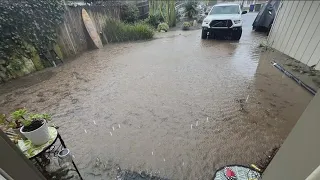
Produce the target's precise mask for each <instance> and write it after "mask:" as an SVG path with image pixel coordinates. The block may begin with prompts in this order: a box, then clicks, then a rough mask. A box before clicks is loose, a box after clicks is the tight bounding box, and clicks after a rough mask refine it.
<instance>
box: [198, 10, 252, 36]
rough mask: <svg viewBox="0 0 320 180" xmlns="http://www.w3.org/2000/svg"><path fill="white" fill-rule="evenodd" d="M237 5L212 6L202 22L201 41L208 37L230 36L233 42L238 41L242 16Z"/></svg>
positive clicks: (240, 33)
mask: <svg viewBox="0 0 320 180" xmlns="http://www.w3.org/2000/svg"><path fill="white" fill-rule="evenodd" d="M246 13H247V11H241V7H240V5H239V4H217V5H214V6H213V7H212V8H211V10H210V12H209V13H208V14H207V17H206V18H205V19H204V20H203V22H202V35H201V38H202V39H206V38H207V37H208V35H210V36H213V37H215V38H218V37H219V36H226V35H228V36H231V39H233V40H240V38H241V35H242V18H241V15H242V14H246Z"/></svg>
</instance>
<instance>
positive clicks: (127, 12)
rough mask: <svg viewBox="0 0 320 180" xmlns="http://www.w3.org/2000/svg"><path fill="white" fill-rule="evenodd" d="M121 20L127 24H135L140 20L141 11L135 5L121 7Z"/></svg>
mask: <svg viewBox="0 0 320 180" xmlns="http://www.w3.org/2000/svg"><path fill="white" fill-rule="evenodd" d="M120 18H121V20H122V21H124V22H126V23H135V22H137V21H138V19H139V9H138V8H137V6H136V5H135V4H132V3H124V4H122V5H121V9H120Z"/></svg>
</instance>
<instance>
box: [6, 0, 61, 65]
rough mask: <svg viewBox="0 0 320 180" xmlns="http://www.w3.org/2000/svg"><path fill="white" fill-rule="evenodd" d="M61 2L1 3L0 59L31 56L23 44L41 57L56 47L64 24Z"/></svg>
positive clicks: (25, 0)
mask: <svg viewBox="0 0 320 180" xmlns="http://www.w3.org/2000/svg"><path fill="white" fill-rule="evenodd" d="M63 12H64V7H63V4H62V2H61V0H2V1H1V5H0V59H3V60H5V61H6V62H7V64H8V63H9V61H10V60H11V59H12V57H13V56H25V55H28V54H29V55H30V53H31V52H30V51H29V50H28V49H29V48H27V46H26V44H30V45H32V46H34V47H35V48H36V50H37V51H38V52H39V53H41V52H44V51H47V50H48V49H50V47H51V46H52V44H54V43H55V41H56V38H57V35H56V28H57V26H58V25H59V24H60V23H62V21H63Z"/></svg>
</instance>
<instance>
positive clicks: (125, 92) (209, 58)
mask: <svg viewBox="0 0 320 180" xmlns="http://www.w3.org/2000/svg"><path fill="white" fill-rule="evenodd" d="M255 15H256V14H250V13H249V14H247V15H244V28H243V36H242V38H241V40H240V41H239V42H234V41H217V40H201V38H200V35H201V31H199V30H195V31H173V32H168V34H166V35H163V34H165V33H163V34H161V37H157V38H156V39H155V40H152V41H147V42H138V43H126V44H113V45H109V46H106V47H104V49H101V50H96V51H91V52H88V53H85V54H83V55H82V56H81V57H79V58H77V59H75V60H73V61H71V62H69V63H65V64H64V65H63V66H60V67H57V68H55V69H50V70H46V71H48V72H50V73H51V75H50V77H49V78H44V79H42V81H39V80H38V79H41V78H42V76H44V74H45V72H46V71H43V72H42V73H39V74H35V75H32V76H29V77H25V78H23V79H18V80H15V81H12V82H9V83H7V84H5V86H2V87H0V94H1V95H0V112H5V113H7V112H9V111H11V110H14V109H15V108H17V107H26V108H27V109H29V110H31V111H35V112H47V113H51V114H53V121H52V122H53V123H54V124H55V125H58V126H59V127H60V128H59V132H60V134H61V136H62V138H63V139H64V140H65V142H66V144H67V146H68V148H70V149H71V152H72V154H73V155H74V160H75V162H76V164H77V165H78V167H79V169H80V172H81V173H82V175H83V176H84V178H85V179H114V178H115V177H116V176H117V173H116V172H114V171H115V170H116V168H115V167H121V168H122V169H125V170H126V171H130V172H133V171H135V172H142V171H144V172H147V174H150V173H152V174H156V176H157V177H162V178H163V179H192V180H194V179H210V178H212V177H213V174H214V170H215V169H217V168H219V167H220V166H224V165H226V164H244V165H246V164H251V163H255V162H258V161H259V160H260V158H261V157H264V156H265V155H264V153H265V152H267V151H269V150H270V149H272V148H273V147H274V146H276V145H279V144H281V143H282V142H283V141H284V139H285V138H286V136H287V135H288V133H289V132H290V130H291V129H292V127H293V126H294V124H295V123H296V121H297V120H298V118H299V116H300V115H301V113H302V112H303V110H304V109H305V107H306V106H307V104H308V103H309V101H310V100H311V99H312V96H311V95H310V94H309V93H308V92H306V91H305V90H304V89H302V88H301V87H299V86H297V85H296V84H295V83H294V82H293V81H292V80H290V79H288V78H287V77H286V76H284V75H283V74H282V73H280V72H279V71H278V70H277V69H276V68H274V67H272V66H271V65H270V61H269V59H270V57H269V56H268V53H267V52H264V53H262V54H261V53H260V51H261V49H259V47H258V46H259V43H260V41H261V40H264V39H265V38H266V36H265V35H264V34H259V33H256V32H253V31H251V24H252V22H253V20H254V18H255ZM35 79H37V80H35ZM32 82H34V84H32ZM21 84H27V85H26V86H24V85H23V86H21ZM97 158H99V164H98V165H97V163H96V161H97V160H96V159H97ZM112 172H114V173H112Z"/></svg>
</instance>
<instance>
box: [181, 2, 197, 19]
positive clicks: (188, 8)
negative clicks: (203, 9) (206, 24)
mask: <svg viewBox="0 0 320 180" xmlns="http://www.w3.org/2000/svg"><path fill="white" fill-rule="evenodd" d="M196 7H197V2H193V1H189V2H187V3H186V4H185V5H184V9H185V13H186V15H187V16H188V17H189V18H192V17H193V16H195V15H196V14H197V13H198V11H197V9H196Z"/></svg>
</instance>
